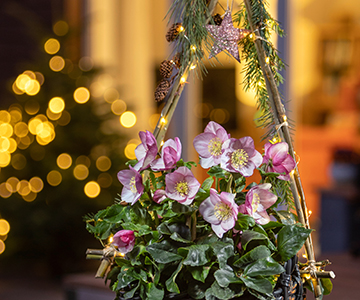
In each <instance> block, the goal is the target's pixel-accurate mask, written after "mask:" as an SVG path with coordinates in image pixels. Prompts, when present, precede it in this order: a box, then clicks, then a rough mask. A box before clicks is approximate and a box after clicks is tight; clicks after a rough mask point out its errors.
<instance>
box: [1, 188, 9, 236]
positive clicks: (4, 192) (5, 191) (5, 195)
mask: <svg viewBox="0 0 360 300" xmlns="http://www.w3.org/2000/svg"><path fill="white" fill-rule="evenodd" d="M11 195H12V193H11V192H10V191H9V190H8V188H7V185H6V182H3V183H1V184H0V196H1V197H3V198H9V197H10V196H11ZM0 235H1V234H0Z"/></svg>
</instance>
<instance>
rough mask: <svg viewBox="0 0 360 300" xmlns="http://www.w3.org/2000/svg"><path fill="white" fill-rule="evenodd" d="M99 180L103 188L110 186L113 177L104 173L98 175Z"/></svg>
mask: <svg viewBox="0 0 360 300" xmlns="http://www.w3.org/2000/svg"><path fill="white" fill-rule="evenodd" d="M97 182H98V183H99V184H100V186H101V187H102V188H108V187H109V186H111V184H112V182H113V179H112V177H111V175H110V174H108V173H102V174H100V175H99V176H98V179H97Z"/></svg>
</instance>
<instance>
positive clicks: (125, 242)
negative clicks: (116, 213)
mask: <svg viewBox="0 0 360 300" xmlns="http://www.w3.org/2000/svg"><path fill="white" fill-rule="evenodd" d="M112 243H113V244H114V245H115V246H117V247H118V249H119V251H120V252H121V253H123V254H126V253H128V252H130V251H131V250H132V249H133V248H134V245H135V235H134V231H132V230H120V231H118V232H117V233H115V234H114V237H113V242H112Z"/></svg>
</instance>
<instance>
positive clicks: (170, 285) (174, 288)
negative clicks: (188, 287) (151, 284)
mask: <svg viewBox="0 0 360 300" xmlns="http://www.w3.org/2000/svg"><path fill="white" fill-rule="evenodd" d="M182 266H183V264H182V263H179V265H178V267H177V268H176V270H175V271H174V273H172V275H171V276H170V277H169V279H168V280H166V282H165V285H166V288H167V290H168V291H169V292H171V293H177V294H180V290H179V287H178V285H177V284H176V283H175V280H176V276H177V275H178V274H179V273H180V271H181V268H182Z"/></svg>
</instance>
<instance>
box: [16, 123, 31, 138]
mask: <svg viewBox="0 0 360 300" xmlns="http://www.w3.org/2000/svg"><path fill="white" fill-rule="evenodd" d="M28 132H29V128H28V126H27V124H26V123H24V122H19V123H16V124H15V126H14V133H15V134H16V136H18V137H19V138H22V137H25V136H27V134H28Z"/></svg>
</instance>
